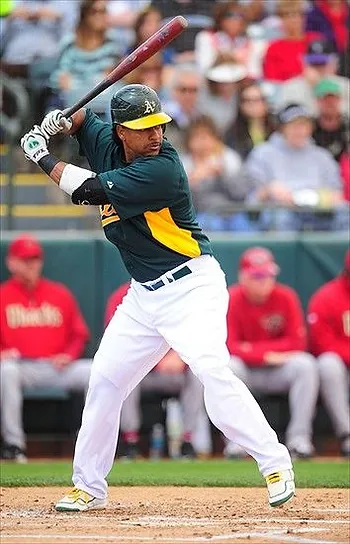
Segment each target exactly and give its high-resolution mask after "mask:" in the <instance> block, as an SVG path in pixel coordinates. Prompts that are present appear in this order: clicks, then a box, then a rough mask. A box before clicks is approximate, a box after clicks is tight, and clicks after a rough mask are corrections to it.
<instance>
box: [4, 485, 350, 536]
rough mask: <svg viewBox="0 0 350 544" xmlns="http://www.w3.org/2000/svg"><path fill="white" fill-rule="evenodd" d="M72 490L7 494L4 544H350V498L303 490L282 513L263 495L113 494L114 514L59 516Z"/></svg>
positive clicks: (170, 490)
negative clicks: (62, 499) (60, 502)
mask: <svg viewBox="0 0 350 544" xmlns="http://www.w3.org/2000/svg"><path fill="white" fill-rule="evenodd" d="M66 491H67V489H66V488H64V489H63V488H58V487H52V488H48V487H31V488H29V487H26V488H2V489H1V537H0V542H1V544H24V543H25V544H27V543H28V544H29V543H30V544H32V543H50V544H58V543H60V544H64V543H67V544H68V543H69V544H71V543H72V544H74V543H77V544H79V543H82V544H89V543H91V544H92V543H94V544H95V543H99V542H101V543H114V542H115V543H118V544H147V543H153V544H175V543H193V544H195V543H197V542H207V543H208V542H209V543H211V542H215V543H225V544H229V543H232V542H237V543H240V544H245V543H249V544H252V543H257V544H272V543H281V544H282V543H285V542H286V543H290V544H293V543H298V544H325V543H328V544H333V543H334V544H335V543H338V542H346V543H348V542H349V539H350V532H349V490H348V489H299V490H298V492H297V497H296V498H295V499H294V500H293V501H292V502H291V503H290V504H289V505H285V506H284V507H282V508H278V509H272V508H270V507H269V506H268V505H267V503H266V490H265V489H263V488H256V489H252V488H227V487H226V488H209V487H207V488H198V487H197V488H190V487H112V488H110V490H109V498H110V502H109V506H108V508H107V509H106V510H101V511H98V510H95V511H91V512H85V513H81V514H76V513H68V514H66V513H58V512H55V510H54V504H55V502H56V501H57V500H58V499H59V498H60V497H61V495H63V494H64V493H66Z"/></svg>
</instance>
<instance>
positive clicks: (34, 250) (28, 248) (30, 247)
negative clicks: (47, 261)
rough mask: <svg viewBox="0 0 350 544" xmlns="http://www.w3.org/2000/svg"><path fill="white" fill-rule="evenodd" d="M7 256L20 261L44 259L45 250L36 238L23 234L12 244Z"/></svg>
mask: <svg viewBox="0 0 350 544" xmlns="http://www.w3.org/2000/svg"><path fill="white" fill-rule="evenodd" d="M7 254H8V256H9V257H17V258H18V259H31V258H34V257H38V258H42V256H43V248H42V247H41V245H40V243H39V242H38V240H37V239H36V238H34V237H33V236H30V235H29V234H23V235H21V236H18V238H15V240H13V241H12V242H11V244H10V245H9V248H8V252H7Z"/></svg>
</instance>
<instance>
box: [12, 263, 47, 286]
mask: <svg viewBox="0 0 350 544" xmlns="http://www.w3.org/2000/svg"><path fill="white" fill-rule="evenodd" d="M7 267H8V269H9V271H10V272H11V274H12V275H13V276H14V277H15V278H17V279H18V280H19V281H20V282H21V283H24V284H26V285H35V284H36V283H37V281H38V280H39V278H40V276H41V271H42V268H43V260H42V259H41V258H39V257H32V258H30V259H19V258H18V257H9V258H8V260H7Z"/></svg>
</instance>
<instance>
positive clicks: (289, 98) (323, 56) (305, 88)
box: [277, 40, 349, 115]
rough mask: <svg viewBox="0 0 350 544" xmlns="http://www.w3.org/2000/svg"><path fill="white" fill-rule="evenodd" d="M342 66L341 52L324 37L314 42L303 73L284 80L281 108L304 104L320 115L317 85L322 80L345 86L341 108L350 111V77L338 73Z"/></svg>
mask: <svg viewBox="0 0 350 544" xmlns="http://www.w3.org/2000/svg"><path fill="white" fill-rule="evenodd" d="M337 69H338V59H337V55H336V54H335V53H334V50H333V49H332V47H331V45H330V44H329V43H327V42H325V41H324V40H315V41H313V42H310V44H309V46H308V50H307V53H306V55H305V56H304V70H303V73H302V74H301V75H300V76H297V77H293V78H292V79H289V80H288V81H286V82H284V83H283V84H282V85H281V87H280V89H279V92H278V95H277V106H278V108H281V107H284V106H286V105H287V104H290V103H291V102H298V103H300V104H303V105H304V106H305V107H306V108H307V109H308V110H309V111H310V113H311V114H312V115H316V114H317V100H316V97H315V93H314V87H315V85H316V84H317V83H318V82H319V81H320V80H321V79H325V78H327V79H329V78H331V79H332V80H334V81H336V83H338V85H340V88H341V98H342V101H341V107H342V111H343V112H344V113H346V114H347V112H348V109H349V80H348V79H347V78H346V77H341V76H338V75H336V74H337Z"/></svg>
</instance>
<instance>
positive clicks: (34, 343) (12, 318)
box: [0, 278, 89, 359]
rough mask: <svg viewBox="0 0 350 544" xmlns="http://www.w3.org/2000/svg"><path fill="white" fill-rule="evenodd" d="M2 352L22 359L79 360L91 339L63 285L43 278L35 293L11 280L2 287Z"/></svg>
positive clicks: (0, 288)
mask: <svg viewBox="0 0 350 544" xmlns="http://www.w3.org/2000/svg"><path fill="white" fill-rule="evenodd" d="M0 314H1V316H0V319H1V331H0V351H2V350H6V349H11V348H16V349H18V351H19V352H20V354H21V357H22V358H23V359H38V358H45V357H50V356H53V355H57V354H61V353H65V354H68V355H70V356H71V357H72V358H73V359H78V358H79V357H80V356H81V355H82V354H83V351H84V347H85V344H86V341H87V339H88V337H89V332H88V328H87V326H86V324H85V321H84V319H83V317H82V315H81V312H80V310H79V307H78V305H77V303H76V301H75V299H74V297H73V295H72V294H71V293H70V291H69V290H68V289H67V288H66V287H65V286H64V285H62V284H60V283H57V282H53V281H50V280H47V279H45V278H41V279H40V280H39V282H38V284H37V285H36V287H35V289H34V290H33V291H28V290H27V289H26V288H25V287H24V286H23V285H22V284H21V283H20V282H18V281H17V280H15V279H9V280H8V281H6V282H4V283H3V284H2V285H1V286H0Z"/></svg>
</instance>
